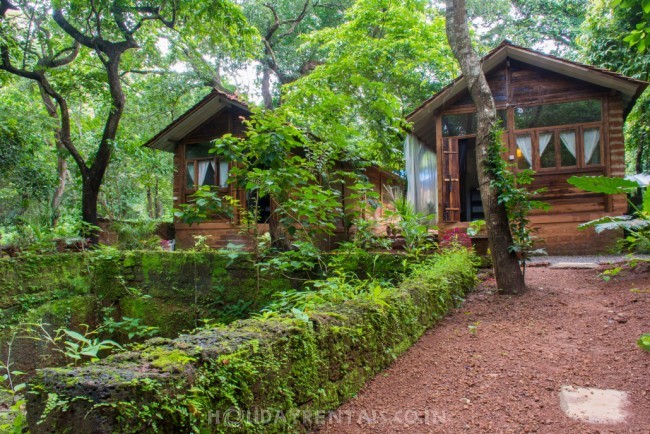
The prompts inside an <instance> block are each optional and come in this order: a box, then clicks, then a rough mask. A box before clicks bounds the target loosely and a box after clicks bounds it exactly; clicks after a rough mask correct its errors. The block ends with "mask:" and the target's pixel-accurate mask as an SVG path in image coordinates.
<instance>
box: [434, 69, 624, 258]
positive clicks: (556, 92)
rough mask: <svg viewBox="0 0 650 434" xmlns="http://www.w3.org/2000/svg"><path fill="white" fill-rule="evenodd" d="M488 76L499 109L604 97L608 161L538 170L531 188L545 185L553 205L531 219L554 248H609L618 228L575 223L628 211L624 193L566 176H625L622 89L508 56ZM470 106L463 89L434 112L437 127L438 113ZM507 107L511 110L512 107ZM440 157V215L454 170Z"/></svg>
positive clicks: (510, 141)
mask: <svg viewBox="0 0 650 434" xmlns="http://www.w3.org/2000/svg"><path fill="white" fill-rule="evenodd" d="M488 81H489V84H490V88H491V89H492V92H493V94H494V97H495V102H496V104H497V109H501V110H503V109H507V108H509V107H513V106H530V105H538V104H540V103H558V102H567V101H574V100H583V99H592V98H593V99H601V100H602V101H603V119H602V134H601V140H602V146H603V150H604V152H603V156H604V161H603V163H604V164H603V165H601V166H599V167H589V168H581V169H575V170H562V171H556V172H545V173H544V172H541V173H537V174H536V175H535V181H534V183H533V185H532V186H531V188H533V189H540V188H544V189H546V192H545V193H543V194H542V195H541V197H540V199H541V200H543V201H545V202H547V203H549V204H550V205H551V209H550V211H548V212H544V211H537V212H535V213H533V216H532V218H531V221H532V223H533V227H534V228H535V229H536V230H537V231H538V236H539V237H540V238H543V239H544V242H540V247H544V248H546V250H547V251H548V252H549V253H551V254H584V253H598V252H606V251H608V250H609V249H611V248H612V246H613V243H614V241H615V238H616V236H617V234H615V233H609V234H603V235H597V234H595V233H594V232H593V231H578V230H577V226H578V225H579V224H581V223H584V222H587V221H589V220H593V219H596V218H599V217H602V216H605V215H619V214H622V213H624V212H625V211H626V210H627V202H626V200H625V197H623V196H615V197H611V196H606V195H603V194H594V193H588V192H584V191H582V190H579V189H576V188H575V187H573V186H571V185H570V184H569V183H568V182H567V179H568V178H569V177H570V176H572V175H589V176H597V175H607V176H619V177H620V176H624V174H625V148H624V145H623V121H624V119H623V106H622V99H621V96H620V94H618V93H616V92H613V91H610V90H609V89H605V88H602V87H599V86H595V85H592V84H590V83H586V82H583V81H580V80H575V79H572V78H570V77H566V76H562V75H559V74H555V73H552V72H549V71H546V70H543V69H540V68H536V67H533V66H530V65H526V64H523V63H520V62H516V61H510V67H509V68H507V67H506V63H505V62H504V64H502V65H501V66H500V67H498V68H497V69H496V70H495V71H493V72H492V73H490V74H489V75H488ZM472 111H474V106H473V104H472V101H471V98H470V97H469V94H468V93H467V92H464V93H461V94H460V95H458V96H457V97H456V98H454V99H452V100H450V101H449V102H447V104H446V105H445V106H444V107H443V109H442V110H440V111H438V112H437V113H436V115H435V118H436V119H435V121H436V122H437V125H438V128H437V130H440V129H441V128H440V125H441V121H440V119H441V118H442V116H443V115H445V114H453V113H468V112H472ZM509 112H510V113H512V109H510V110H509ZM513 119H514V117H513V115H512V114H509V126H510V127H511V128H510V129H509V131H508V146H509V154H514V153H515V150H516V144H515V140H514V132H513V129H512V126H513V125H512V124H513ZM436 142H437V150H438V153H439V155H441V154H440V152H442V151H445V150H446V148H445V145H444V143H445V142H447V140H443V139H442V137H441V135H440V133H439V134H438V137H437V138H436ZM438 161H439V162H440V164H439V168H438V170H439V173H438V179H440V180H441V182H440V186H439V197H440V198H441V200H440V209H439V216H441V217H442V216H444V215H445V214H444V212H445V210H444V208H443V200H442V198H443V197H444V194H445V191H444V186H443V180H444V179H445V176H446V177H448V178H449V177H451V175H452V172H453V170H451V169H450V168H449V167H446V165H447V164H448V162H447V163H446V159H445V158H444V156H443V158H439V160H438ZM460 176H462V174H460ZM443 220H444V219H443V218H439V222H440V223H439V225H440V226H441V228H450V227H466V226H467V223H462V222H457V223H451V222H450V223H444V222H443ZM447 220H449V219H447Z"/></svg>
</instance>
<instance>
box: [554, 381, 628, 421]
mask: <svg viewBox="0 0 650 434" xmlns="http://www.w3.org/2000/svg"><path fill="white" fill-rule="evenodd" d="M626 405H627V392H621V391H618V390H612V389H594V388H588V387H573V386H562V388H561V390H560V407H561V408H562V410H563V411H564V413H565V414H566V415H567V416H569V417H570V418H572V419H576V420H580V421H583V422H589V423H604V424H614V423H621V422H624V421H625V418H626V417H627V413H626V411H625V409H624V408H625V406H626Z"/></svg>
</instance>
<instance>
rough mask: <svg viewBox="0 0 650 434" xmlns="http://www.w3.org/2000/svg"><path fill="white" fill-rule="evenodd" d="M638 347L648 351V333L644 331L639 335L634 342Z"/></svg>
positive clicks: (649, 341) (649, 346)
mask: <svg viewBox="0 0 650 434" xmlns="http://www.w3.org/2000/svg"><path fill="white" fill-rule="evenodd" d="M636 343H637V344H638V345H639V347H641V348H642V349H644V350H646V351H650V333H644V334H642V335H641V337H640V338H639V340H638V341H637V342H636Z"/></svg>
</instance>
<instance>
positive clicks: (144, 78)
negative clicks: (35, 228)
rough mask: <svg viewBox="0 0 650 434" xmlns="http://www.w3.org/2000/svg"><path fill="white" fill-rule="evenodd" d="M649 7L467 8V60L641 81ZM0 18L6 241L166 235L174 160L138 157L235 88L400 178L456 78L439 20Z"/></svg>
mask: <svg viewBox="0 0 650 434" xmlns="http://www.w3.org/2000/svg"><path fill="white" fill-rule="evenodd" d="M646 3H647V2H645V1H641V0H559V1H549V0H498V1H494V2H482V1H478V0H473V1H469V0H468V12H469V15H470V16H469V18H470V24H471V25H473V33H472V35H473V38H474V39H475V41H476V42H477V43H478V44H477V46H478V48H479V51H482V52H485V51H487V50H489V49H491V48H493V47H494V46H495V45H496V44H497V43H498V42H500V41H501V40H502V39H510V40H512V41H513V42H515V43H518V44H521V45H525V46H530V47H533V48H537V49H541V50H543V51H547V52H551V53H557V54H561V55H563V56H568V57H571V58H577V59H578V60H581V61H585V62H587V63H591V64H594V65H597V66H601V67H605V68H609V69H613V70H615V71H618V72H621V73H623V74H627V75H631V76H634V77H638V78H642V79H648V71H649V70H650V68H649V67H650V65H649V64H648V62H649V60H648V59H650V56H649V55H648V54H647V50H646V48H645V45H644V44H645V43H644V42H643V41H644V40H645V38H646V37H647V33H644V32H645V29H646V26H647V22H648V11H647V10H646V9H647V8H648V5H647V4H646ZM0 16H1V17H2V18H1V19H0V54H1V56H0V65H1V66H0V104H1V105H2V110H0V132H1V133H2V135H1V136H0V147H1V148H2V149H1V152H2V154H1V155H2V159H3V161H2V164H3V166H2V167H3V176H2V179H1V180H0V195H2V198H3V208H2V211H1V213H2V223H1V224H5V225H10V226H11V225H14V224H15V223H17V222H18V221H19V220H16V219H22V221H28V220H30V219H31V217H30V216H36V215H37V214H38V215H41V214H42V213H41V212H40V211H38V212H37V211H35V210H36V209H42V210H45V214H47V215H48V216H49V217H48V218H44V219H43V218H39V219H37V220H39V221H40V222H43V224H46V225H47V224H56V223H57V222H58V217H59V215H60V216H62V218H63V223H65V222H68V221H78V220H79V209H80V208H81V204H82V202H84V201H85V203H86V205H84V208H88V206H89V205H88V204H89V203H91V202H93V200H95V201H96V204H97V208H96V209H97V210H98V215H99V216H101V217H109V218H113V219H131V218H132V219H140V218H166V217H167V218H168V217H169V216H170V215H171V213H170V208H171V197H170V196H171V193H170V191H171V176H172V165H171V159H170V156H169V155H168V154H165V153H160V152H153V151H150V150H148V149H141V148H140V145H141V144H142V143H144V142H145V141H146V140H147V139H149V138H150V137H152V136H153V135H154V134H155V133H156V132H157V131H159V130H160V128H162V127H163V126H164V125H166V124H168V123H169V122H171V121H172V120H173V119H175V118H176V117H178V116H179V115H180V114H182V113H183V111H184V110H186V109H187V108H188V107H190V106H191V105H192V104H193V103H195V102H196V101H197V100H198V99H199V98H201V97H202V96H203V95H205V93H207V91H208V90H209V87H215V86H216V87H221V88H226V89H229V90H232V91H236V92H241V91H243V90H244V88H243V87H241V88H238V87H237V85H238V84H242V83H247V84H248V85H249V89H251V87H250V86H252V89H253V91H252V92H251V93H252V95H253V97H254V96H255V95H261V96H262V98H261V100H260V101H258V102H259V103H260V104H261V105H264V106H266V107H269V108H271V107H272V108H278V107H282V112H281V113H279V114H278V116H281V117H283V118H284V119H286V120H287V122H292V123H293V124H295V125H296V126H298V127H299V128H301V130H302V131H305V132H307V133H308V134H310V136H311V138H312V141H313V143H317V144H319V145H318V146H319V147H321V148H323V149H329V150H330V151H329V152H331V153H332V155H334V154H336V153H340V152H343V153H345V155H347V156H349V157H350V158H352V159H354V158H357V159H359V160H360V161H361V160H365V161H374V162H378V163H381V164H384V165H387V166H390V167H393V168H395V169H401V167H402V161H401V157H400V155H401V153H400V152H399V150H400V148H401V142H402V140H403V137H404V133H405V131H406V130H407V129H408V125H406V124H405V123H404V115H405V114H407V113H408V112H409V111H410V110H412V109H413V108H414V107H415V106H417V104H418V103H419V102H421V101H422V100H424V99H425V98H427V97H428V96H430V95H431V94H432V93H434V92H435V91H437V90H438V89H440V88H441V87H442V86H444V85H445V84H447V83H449V82H450V80H451V79H452V78H453V77H454V76H455V75H456V74H457V73H458V67H457V64H456V61H455V60H454V58H453V56H452V54H451V51H450V48H449V46H448V44H447V41H446V38H445V34H444V27H445V19H444V7H443V5H442V3H441V2H428V1H425V0H407V1H402V2H392V1H388V0H356V1H355V0H329V1H325V0H282V1H277V2H265V1H262V0H233V1H228V0H219V1H207V0H206V1H203V0H200V1H196V0H192V1H190V0H155V1H146V0H128V1H117V0H95V1H91V2H88V1H76V0H65V1H49V0H39V1H35V0H31V1H30V0H13V1H9V0H0ZM255 103H256V101H253V102H252V104H255ZM649 110H650V104H649V103H648V98H646V97H645V96H644V97H643V98H642V99H641V100H640V102H639V104H638V105H637V107H636V108H635V109H634V110H633V111H632V113H631V114H630V116H629V121H628V125H627V126H626V138H627V146H628V151H629V154H628V158H629V160H630V167H631V168H633V169H635V170H641V169H645V170H648V168H649V167H648V166H649V164H650V163H648V161H649V160H650V158H649V152H650V151H648V149H649V148H650V147H649V146H648V145H647V142H648V141H649V140H648V135H649V134H648V125H649V124H650V118H649V115H648V111H649ZM111 162H112V163H111ZM91 193H92V194H91ZM88 195H90V196H95V197H94V199H93V198H92V197H91V198H90V199H92V200H88V199H84V197H86V196H88ZM26 198H29V200H26ZM91 214H92V213H91ZM91 214H87V213H86V215H85V217H86V219H87V220H93V219H94V217H93V215H91ZM48 222H49V223H48ZM5 228H7V226H5Z"/></svg>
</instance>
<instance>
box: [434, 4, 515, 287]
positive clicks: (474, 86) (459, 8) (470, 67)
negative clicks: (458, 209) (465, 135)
mask: <svg viewBox="0 0 650 434" xmlns="http://www.w3.org/2000/svg"><path fill="white" fill-rule="evenodd" d="M446 9H447V10H446V18H447V39H448V40H449V45H451V49H452V51H453V52H454V55H455V56H456V59H458V63H459V64H460V68H461V70H462V72H463V75H464V76H465V80H466V81H467V89H468V90H469V92H470V95H471V97H472V101H473V102H474V106H475V107H476V116H477V122H478V130H477V136H476V161H477V164H478V178H479V184H480V190H481V201H482V202H483V209H484V211H485V222H486V226H487V231H488V240H489V242H490V250H491V252H492V262H493V264H494V273H495V277H496V281H497V287H498V289H499V292H501V293H504V294H512V293H518V292H522V291H523V290H525V288H526V285H525V282H524V277H523V273H522V271H521V268H520V267H519V261H518V259H517V255H516V254H515V253H514V252H511V251H510V246H512V245H513V240H512V234H511V233H510V225H509V223H508V214H507V212H506V208H505V206H504V205H502V204H499V203H498V193H499V192H497V191H495V190H494V189H493V188H491V185H492V180H493V179H494V175H493V174H491V173H490V172H488V171H486V163H487V157H488V149H489V147H490V146H495V145H496V144H495V143H492V142H493V141H494V140H498V138H496V137H495V135H494V134H493V131H494V129H495V128H496V126H497V115H496V108H495V105H494V99H493V98H492V92H491V91H490V87H489V86H488V82H487V80H486V78H485V74H484V73H483V70H482V69H481V63H480V61H479V59H478V56H477V55H476V53H475V52H474V50H473V49H472V43H471V40H470V37H469V30H468V24H467V11H466V8H465V0H446Z"/></svg>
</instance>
